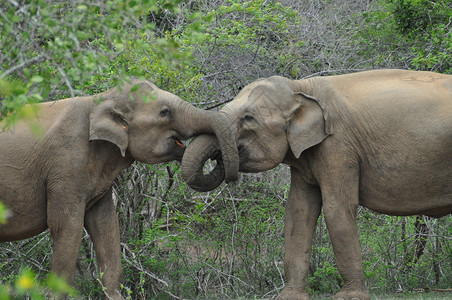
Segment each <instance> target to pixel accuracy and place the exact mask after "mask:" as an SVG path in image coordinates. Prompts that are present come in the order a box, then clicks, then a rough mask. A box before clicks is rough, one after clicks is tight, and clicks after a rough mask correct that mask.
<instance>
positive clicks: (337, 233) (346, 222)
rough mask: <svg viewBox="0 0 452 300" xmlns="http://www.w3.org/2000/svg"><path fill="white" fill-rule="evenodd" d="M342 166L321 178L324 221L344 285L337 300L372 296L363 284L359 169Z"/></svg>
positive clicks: (364, 298)
mask: <svg viewBox="0 0 452 300" xmlns="http://www.w3.org/2000/svg"><path fill="white" fill-rule="evenodd" d="M338 169H339V170H341V172H340V175H339V172H338V174H336V176H332V174H329V176H328V178H327V179H326V180H325V181H324V182H322V184H321V190H322V200H323V212H324V215H325V221H326V224H327V228H328V233H329V235H330V239H331V242H332V244H333V250H334V254H335V257H336V263H337V267H338V270H339V273H340V275H341V276H342V279H343V280H344V286H343V287H342V289H341V290H340V291H339V292H338V293H337V294H336V295H335V296H334V299H335V300H339V299H341V300H342V299H343V300H351V299H360V300H369V299H370V295H369V293H368V291H367V290H366V288H365V287H364V283H363V280H364V275H363V267H362V257H361V248H360V245H359V236H358V229H357V226H356V211H357V208H358V205H359V178H358V174H357V171H355V170H353V169H350V168H345V167H344V168H338Z"/></svg>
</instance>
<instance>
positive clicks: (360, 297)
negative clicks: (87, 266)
mask: <svg viewBox="0 0 452 300" xmlns="http://www.w3.org/2000/svg"><path fill="white" fill-rule="evenodd" d="M333 300H370V294H369V292H368V291H367V290H366V289H358V290H350V289H346V290H345V289H343V290H341V291H339V293H337V294H336V295H334V298H333Z"/></svg>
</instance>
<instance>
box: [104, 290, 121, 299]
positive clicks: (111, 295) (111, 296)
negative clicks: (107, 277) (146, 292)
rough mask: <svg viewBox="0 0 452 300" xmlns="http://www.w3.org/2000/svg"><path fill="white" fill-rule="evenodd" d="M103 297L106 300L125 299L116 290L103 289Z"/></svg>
mask: <svg viewBox="0 0 452 300" xmlns="http://www.w3.org/2000/svg"><path fill="white" fill-rule="evenodd" d="M105 298H106V299H108V300H125V298H124V297H123V296H122V295H121V293H120V292H119V291H118V290H114V291H111V290H108V291H105Z"/></svg>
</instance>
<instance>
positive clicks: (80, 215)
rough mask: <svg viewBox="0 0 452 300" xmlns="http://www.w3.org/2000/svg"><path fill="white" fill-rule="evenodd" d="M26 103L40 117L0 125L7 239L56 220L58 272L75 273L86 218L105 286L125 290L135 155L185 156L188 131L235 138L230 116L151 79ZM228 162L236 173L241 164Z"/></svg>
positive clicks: (152, 159)
mask: <svg viewBox="0 0 452 300" xmlns="http://www.w3.org/2000/svg"><path fill="white" fill-rule="evenodd" d="M24 109H25V110H26V111H28V112H29V114H31V115H32V117H31V118H28V119H21V120H19V121H18V122H16V123H15V124H14V125H13V126H11V127H9V128H7V129H6V130H4V131H0V201H1V202H3V203H4V204H5V205H6V207H7V208H8V210H9V218H8V220H7V223H6V224H4V225H0V242H5V241H14V240H20V239H26V238H29V237H32V236H34V235H37V234H38V233H40V232H43V231H44V230H46V229H47V228H49V229H50V233H51V235H52V237H53V256H52V271H54V272H56V273H57V274H58V275H61V276H63V277H64V278H66V279H67V280H68V281H69V282H71V281H72V278H73V275H74V271H75V266H76V259H77V255H78V252H79V248H80V243H81V239H82V233H83V228H84V227H85V228H86V230H87V231H88V233H89V234H90V237H91V240H92V241H93V243H94V248H95V251H96V257H97V261H98V267H99V272H102V273H103V276H102V281H103V285H104V287H105V288H106V294H107V295H108V297H109V298H111V299H123V297H122V296H121V294H120V277H121V271H122V268H121V253H120V242H119V227H118V219H117V215H116V211H115V207H114V204H113V201H112V191H111V187H112V182H113V180H114V179H115V178H116V176H117V175H118V173H119V172H120V171H121V170H123V169H124V168H127V167H128V166H130V165H131V164H132V163H133V162H134V161H135V160H138V161H141V162H145V163H151V164H154V163H159V162H168V161H172V160H181V159H182V155H183V153H184V150H185V146H184V145H183V144H181V140H182V139H187V138H189V137H191V136H193V135H195V134H200V133H212V134H218V137H219V138H220V139H224V140H225V141H226V140H229V141H231V140H233V138H232V137H231V136H230V135H231V131H230V130H228V127H227V126H225V125H227V122H226V120H225V119H224V118H222V116H221V115H219V114H218V113H214V112H209V111H204V110H200V109H197V108H195V107H193V106H192V105H190V104H189V103H188V102H185V101H182V100H181V99H180V98H178V97H176V96H175V95H173V94H171V93H169V92H166V91H163V90H161V89H159V88H158V87H157V86H155V85H154V84H152V83H150V82H148V81H144V80H143V81H141V80H135V81H132V82H130V83H128V84H125V85H123V86H121V87H118V88H113V89H112V90H109V91H107V92H105V93H102V94H98V95H94V96H89V97H77V98H71V99H65V100H60V101H56V102H47V103H42V104H37V105H34V106H27V107H25V108H24ZM0 125H2V126H3V125H5V124H1V123H0ZM36 128H37V130H36ZM33 129H34V130H33ZM35 131H38V132H41V134H38V135H36V134H35V133H34V132H35ZM223 146H224V151H225V153H227V152H229V153H234V151H231V149H235V145H233V144H230V145H228V144H227V143H224V144H223ZM233 155H234V154H233ZM230 160H231V161H234V160H235V159H234V158H233V157H231V158H230ZM226 169H229V170H228V171H227V172H228V173H229V174H232V175H231V178H230V179H231V180H233V179H234V176H237V169H238V164H236V167H235V169H234V167H232V165H231V167H228V166H227V167H226Z"/></svg>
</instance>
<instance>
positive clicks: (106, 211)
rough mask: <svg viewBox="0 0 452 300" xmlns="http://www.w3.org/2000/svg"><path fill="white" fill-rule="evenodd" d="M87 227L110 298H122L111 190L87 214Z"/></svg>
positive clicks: (116, 217) (116, 221)
mask: <svg viewBox="0 0 452 300" xmlns="http://www.w3.org/2000/svg"><path fill="white" fill-rule="evenodd" d="M85 228H86V229H87V231H88V233H89V235H90V237H91V240H92V241H93V244H94V249H95V251H96V258H97V265H98V267H99V273H100V274H101V277H102V278H101V279H102V284H103V285H104V287H105V293H106V295H107V298H108V299H114V300H122V299H124V298H123V297H122V296H121V292H120V282H121V276H122V267H121V249H120V240H119V224H118V216H117V215H116V209H115V206H114V204H113V200H112V194H111V190H110V191H109V192H107V193H106V194H105V196H104V197H102V198H101V199H100V200H98V201H97V202H96V203H95V204H94V205H93V206H92V207H91V208H90V209H89V210H88V211H87V212H86V214H85Z"/></svg>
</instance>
